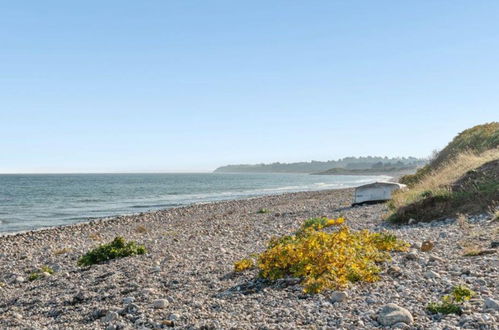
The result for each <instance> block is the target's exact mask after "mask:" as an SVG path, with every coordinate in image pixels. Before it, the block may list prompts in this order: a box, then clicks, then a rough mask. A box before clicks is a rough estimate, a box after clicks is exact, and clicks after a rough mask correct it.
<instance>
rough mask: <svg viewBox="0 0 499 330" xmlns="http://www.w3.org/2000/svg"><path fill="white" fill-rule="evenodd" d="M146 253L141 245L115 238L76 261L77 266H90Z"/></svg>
mask: <svg viewBox="0 0 499 330" xmlns="http://www.w3.org/2000/svg"><path fill="white" fill-rule="evenodd" d="M146 252H147V250H146V248H145V247H144V246H143V245H138V244H137V243H136V242H126V241H125V239H124V238H123V237H116V238H115V239H114V240H113V241H112V242H111V243H107V244H101V245H99V246H98V247H96V248H95V249H93V250H91V251H88V252H87V253H86V254H85V255H83V256H82V257H81V258H80V259H79V260H78V265H79V266H90V265H93V264H97V263H101V262H104V261H108V260H111V259H116V258H123V257H128V256H133V255H138V254H145V253H146Z"/></svg>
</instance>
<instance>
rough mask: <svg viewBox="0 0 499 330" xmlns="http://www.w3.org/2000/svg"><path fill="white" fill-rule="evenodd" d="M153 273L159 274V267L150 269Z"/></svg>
mask: <svg viewBox="0 0 499 330" xmlns="http://www.w3.org/2000/svg"><path fill="white" fill-rule="evenodd" d="M151 271H152V272H153V273H159V272H160V271H161V266H154V267H152V268H151Z"/></svg>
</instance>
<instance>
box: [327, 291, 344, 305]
mask: <svg viewBox="0 0 499 330" xmlns="http://www.w3.org/2000/svg"><path fill="white" fill-rule="evenodd" d="M347 298H348V294H347V293H346V292H343V291H334V292H333V293H332V294H331V302H332V303H335V302H342V301H345V300H346V299H347Z"/></svg>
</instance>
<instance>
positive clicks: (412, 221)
mask: <svg viewBox="0 0 499 330" xmlns="http://www.w3.org/2000/svg"><path fill="white" fill-rule="evenodd" d="M415 222H416V220H414V219H413V218H410V219H409V221H408V222H407V223H408V224H410V225H412V224H413V223H415Z"/></svg>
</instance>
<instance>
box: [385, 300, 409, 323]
mask: <svg viewBox="0 0 499 330" xmlns="http://www.w3.org/2000/svg"><path fill="white" fill-rule="evenodd" d="M413 321H414V320H413V318H412V315H411V313H410V312H409V311H408V310H407V309H405V308H403V307H400V306H398V305H395V304H393V303H390V304H387V305H384V306H383V307H382V308H381V310H380V311H379V313H378V322H379V323H381V324H382V325H384V326H392V325H394V324H397V323H400V322H403V323H406V324H412V322H413Z"/></svg>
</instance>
